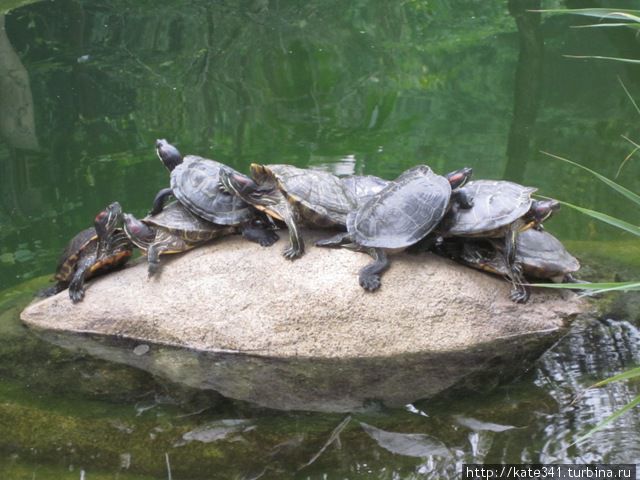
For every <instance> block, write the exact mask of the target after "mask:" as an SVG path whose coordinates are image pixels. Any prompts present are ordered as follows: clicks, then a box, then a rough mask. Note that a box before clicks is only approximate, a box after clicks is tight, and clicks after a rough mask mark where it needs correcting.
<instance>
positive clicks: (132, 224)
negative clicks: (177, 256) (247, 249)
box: [123, 202, 239, 277]
mask: <svg viewBox="0 0 640 480" xmlns="http://www.w3.org/2000/svg"><path fill="white" fill-rule="evenodd" d="M123 219H124V222H123V223H124V231H125V233H126V234H127V237H129V239H130V240H131V242H133V243H134V244H135V245H136V246H137V247H138V248H140V249H141V250H143V251H144V252H146V254H147V262H148V264H149V267H148V274H149V277H151V276H153V275H154V274H155V273H157V272H158V271H159V269H160V255H166V254H171V253H180V252H185V251H187V250H190V249H192V248H194V247H197V246H198V245H202V244H203V243H205V242H208V241H209V240H213V239H214V238H219V237H223V236H225V235H232V234H234V233H237V232H238V231H239V228H238V227H237V226H234V225H217V224H215V223H211V222H208V221H206V220H203V219H201V218H200V217H198V216H196V215H194V214H192V213H191V212H190V211H189V210H187V209H186V208H185V207H184V206H182V204H180V203H179V202H172V203H170V204H169V205H167V206H166V207H165V208H164V209H163V210H162V212H160V213H158V214H157V215H152V216H147V217H145V218H143V219H142V220H139V219H137V218H136V217H135V216H133V215H132V214H130V213H125V214H124V215H123Z"/></svg>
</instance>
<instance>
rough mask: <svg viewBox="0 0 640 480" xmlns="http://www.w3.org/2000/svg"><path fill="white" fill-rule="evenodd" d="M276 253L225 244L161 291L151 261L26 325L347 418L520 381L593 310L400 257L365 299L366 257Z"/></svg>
mask: <svg viewBox="0 0 640 480" xmlns="http://www.w3.org/2000/svg"><path fill="white" fill-rule="evenodd" d="M305 238H306V239H307V242H308V244H309V245H311V244H312V243H311V242H312V241H313V240H315V238H318V235H317V234H313V233H311V232H305ZM277 245H278V244H277ZM277 245H276V246H274V247H272V248H261V247H259V246H257V245H256V244H253V243H250V242H247V241H245V240H242V239H241V238H239V237H234V238H229V239H225V240H223V241H218V242H215V243H213V244H211V245H208V246H206V247H203V248H200V249H197V250H194V251H192V252H189V253H187V254H184V255H181V256H176V258H173V259H171V260H169V261H166V262H165V265H164V268H163V270H162V273H161V274H160V275H159V276H158V278H153V279H152V280H147V270H146V263H144V262H142V264H138V265H135V266H132V267H130V268H127V269H125V270H123V271H120V272H117V273H113V274H110V275H107V276H104V277H102V278H99V279H96V280H95V281H93V282H92V283H91V284H90V286H89V288H88V289H87V296H86V298H85V300H84V301H83V302H82V303H80V304H76V305H74V304H72V303H71V301H70V300H69V297H68V295H67V292H62V293H60V294H58V295H56V296H55V297H51V298H48V299H45V300H42V301H40V302H38V303H35V304H32V305H31V306H29V307H28V308H26V309H25V310H24V311H23V312H22V314H21V318H22V320H23V321H24V322H25V323H26V324H27V325H29V326H31V327H33V328H34V329H37V330H38V331H39V332H40V333H41V334H42V335H43V336H45V338H49V339H50V340H52V341H54V342H55V343H57V344H61V345H64V346H67V347H70V348H80V349H84V350H86V351H89V352H90V353H91V354H94V355H96V356H99V357H101V358H106V359H110V360H114V361H119V362H124V363H128V364H130V365H134V366H137V367H139V368H143V369H145V370H148V371H151V372H152V373H154V374H159V375H162V376H164V377H168V378H169V379H171V380H173V381H178V382H182V383H186V384H188V385H190V386H195V387H199V388H212V389H215V390H217V391H219V392H221V393H222V394H224V395H227V396H229V397H232V398H238V399H242V400H249V401H253V402H255V403H258V404H260V405H264V406H268V407H272V408H283V409H309V410H325V411H326V410H330V411H348V410H354V409H358V408H361V407H362V406H363V405H367V404H369V403H370V402H372V401H373V402H378V401H380V402H383V403H385V404H387V405H402V404H405V403H408V402H411V401H413V400H416V399H419V398H425V397H429V396H433V395H435V394H437V393H439V392H441V391H442V390H445V389H447V388H449V387H453V386H460V384H469V383H472V384H474V387H477V386H478V383H479V384H483V383H485V382H486V379H489V378H491V379H492V380H493V379H499V378H502V377H505V376H509V375H511V374H513V373H515V372H516V371H520V370H521V369H522V368H523V367H525V366H527V365H528V364H529V361H531V360H533V359H535V358H537V357H538V356H539V355H540V354H541V353H542V352H543V351H544V350H545V349H546V348H548V346H549V345H550V344H551V343H552V342H554V341H556V340H557V339H558V338H559V336H560V335H562V334H563V333H564V332H565V331H566V328H567V327H568V325H569V323H570V321H571V320H572V319H573V318H574V317H575V316H576V315H577V314H578V313H580V312H581V311H583V310H585V305H584V302H582V301H580V300H578V299H577V297H576V296H575V295H574V294H572V293H570V292H557V291H542V290H540V291H535V292H534V293H533V295H532V297H531V300H530V301H529V303H528V304H526V305H518V304H515V303H513V302H511V301H510V300H509V299H508V293H509V285H508V284H507V283H506V282H504V281H502V280H500V279H498V278H494V277H492V276H489V275H486V274H484V273H481V272H477V271H474V270H472V269H469V268H466V267H463V266H460V265H457V264H454V263H453V262H450V261H448V260H446V259H442V258H439V257H436V256H433V255H430V254H420V255H410V254H401V255H397V256H396V257H395V258H394V259H393V263H392V266H391V268H390V269H389V271H388V272H387V273H386V274H385V275H384V277H383V286H382V288H381V290H380V291H378V292H375V293H368V292H365V291H364V290H362V288H360V286H359V285H358V281H357V274H358V270H359V269H360V268H361V267H362V266H364V265H365V264H366V263H368V262H369V257H368V256H366V255H364V254H358V253H354V252H351V251H348V250H325V249H320V248H309V251H308V252H307V254H306V255H305V256H304V257H302V258H301V259H299V260H296V261H295V262H289V261H286V260H285V259H283V258H282V256H281V254H280V253H281V252H280V250H281V249H280V248H278V246H277ZM141 344H143V345H145V348H144V353H142V348H141V347H140V345H141ZM147 347H148V350H147Z"/></svg>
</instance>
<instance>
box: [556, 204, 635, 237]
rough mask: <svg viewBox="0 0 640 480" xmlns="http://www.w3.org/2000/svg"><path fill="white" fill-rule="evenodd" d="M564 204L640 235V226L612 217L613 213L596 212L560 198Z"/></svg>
mask: <svg viewBox="0 0 640 480" xmlns="http://www.w3.org/2000/svg"><path fill="white" fill-rule="evenodd" d="M558 201H559V202H560V203H561V204H562V205H566V206H567V207H570V208H573V209H574V210H578V211H579V212H582V213H584V214H585V215H589V216H590V217H593V218H595V219H597V220H600V221H601V222H605V223H608V224H609V225H612V226H614V227H616V228H619V229H620V230H625V231H627V232H629V233H633V234H634V235H636V236H638V237H640V227H638V226H636V225H633V224H631V223H629V222H625V221H624V220H620V219H619V218H615V217H612V216H611V215H607V214H606V213H602V212H596V211H595V210H590V209H588V208H584V207H578V206H577V205H573V204H572V203H568V202H563V201H561V200H558Z"/></svg>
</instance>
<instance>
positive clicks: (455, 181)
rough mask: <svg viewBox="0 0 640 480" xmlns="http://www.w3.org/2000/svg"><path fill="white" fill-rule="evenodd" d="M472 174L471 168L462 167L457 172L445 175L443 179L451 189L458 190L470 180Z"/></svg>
mask: <svg viewBox="0 0 640 480" xmlns="http://www.w3.org/2000/svg"><path fill="white" fill-rule="evenodd" d="M472 174H473V168H471V167H464V168H461V169H459V170H454V171H453V172H450V173H447V174H446V175H445V178H446V179H447V180H449V183H450V184H451V188H452V189H456V188H460V187H463V186H464V185H465V183H467V182H468V181H469V179H470V178H471V175H472Z"/></svg>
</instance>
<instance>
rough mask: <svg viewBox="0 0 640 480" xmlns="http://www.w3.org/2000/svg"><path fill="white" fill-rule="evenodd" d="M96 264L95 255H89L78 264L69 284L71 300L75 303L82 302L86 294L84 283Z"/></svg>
mask: <svg viewBox="0 0 640 480" xmlns="http://www.w3.org/2000/svg"><path fill="white" fill-rule="evenodd" d="M94 263H96V256H95V254H93V255H89V256H87V257H86V258H83V259H82V260H80V262H78V265H77V267H76V271H75V273H74V274H73V278H72V279H71V282H70V283H69V298H71V301H72V302H73V303H78V302H80V301H82V299H83V298H84V293H85V285H84V282H85V280H86V277H87V274H88V273H89V269H90V268H91V266H92V265H93V264H94Z"/></svg>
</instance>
